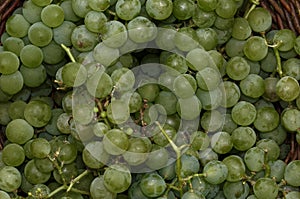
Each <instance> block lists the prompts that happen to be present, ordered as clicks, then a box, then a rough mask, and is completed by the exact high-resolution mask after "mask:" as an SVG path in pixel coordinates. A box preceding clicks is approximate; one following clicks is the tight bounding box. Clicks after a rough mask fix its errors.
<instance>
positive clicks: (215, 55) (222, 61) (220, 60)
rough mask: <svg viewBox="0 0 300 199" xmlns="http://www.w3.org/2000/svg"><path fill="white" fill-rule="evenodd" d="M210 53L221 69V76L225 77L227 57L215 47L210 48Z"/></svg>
mask: <svg viewBox="0 0 300 199" xmlns="http://www.w3.org/2000/svg"><path fill="white" fill-rule="evenodd" d="M208 54H209V55H210V56H211V58H212V60H213V62H214V63H215V65H216V66H217V68H218V69H219V72H220V74H221V76H222V77H223V76H224V75H225V67H224V66H225V63H226V60H225V58H224V57H223V55H222V54H221V53H220V52H219V51H217V50H215V49H213V50H209V51H208Z"/></svg>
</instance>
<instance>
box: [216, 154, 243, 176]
mask: <svg viewBox="0 0 300 199" xmlns="http://www.w3.org/2000/svg"><path fill="white" fill-rule="evenodd" d="M222 162H223V163H224V164H225V165H226V166H227V169H228V175H227V178H226V180H227V181H228V182H238V181H240V180H242V179H243V178H244V176H245V172H246V167H245V164H244V162H243V159H242V158H241V157H240V156H237V155H229V156H227V157H225V158H224V159H223V160H222Z"/></svg>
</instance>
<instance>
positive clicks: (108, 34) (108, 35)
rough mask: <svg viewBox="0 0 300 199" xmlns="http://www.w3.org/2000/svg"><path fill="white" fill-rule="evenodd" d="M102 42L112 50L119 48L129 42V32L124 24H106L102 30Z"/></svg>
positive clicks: (113, 22)
mask: <svg viewBox="0 0 300 199" xmlns="http://www.w3.org/2000/svg"><path fill="white" fill-rule="evenodd" d="M100 32H101V38H102V42H103V43H104V44H105V45H106V46H108V47H110V48H119V47H121V46H122V45H123V44H125V42H126V41H127V37H128V36H127V30H126V27H125V25H124V24H123V23H121V22H119V21H116V20H112V21H108V22H106V23H104V25H103V27H102V28H101V30H100Z"/></svg>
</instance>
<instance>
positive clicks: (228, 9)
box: [215, 0, 237, 18]
mask: <svg viewBox="0 0 300 199" xmlns="http://www.w3.org/2000/svg"><path fill="white" fill-rule="evenodd" d="M215 12H216V13H217V15H218V16H220V17H223V18H231V17H233V16H234V15H235V13H236V12H237V4H236V3H235V1H234V0H228V1H218V3H217V7H216V10H215Z"/></svg>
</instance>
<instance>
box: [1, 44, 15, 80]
mask: <svg viewBox="0 0 300 199" xmlns="http://www.w3.org/2000/svg"><path fill="white" fill-rule="evenodd" d="M5 41H7V40H5ZM19 65H20V61H19V58H18V56H17V55H16V54H15V53H13V52H9V51H3V52H0V73H2V74H3V75H9V74H12V73H15V72H16V71H17V70H18V68H19Z"/></svg>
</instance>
